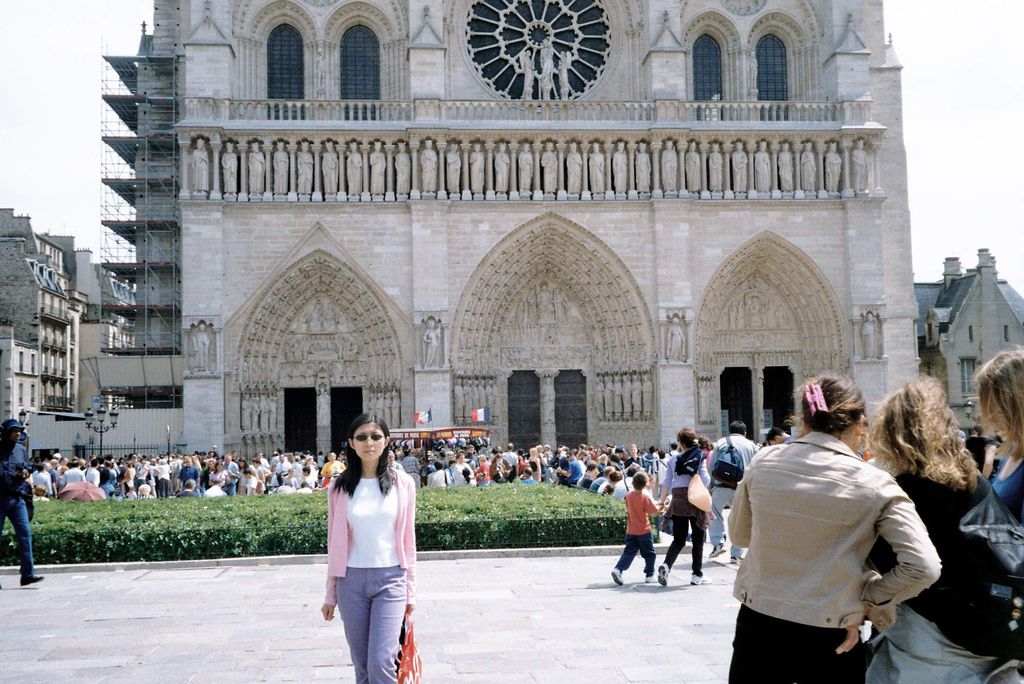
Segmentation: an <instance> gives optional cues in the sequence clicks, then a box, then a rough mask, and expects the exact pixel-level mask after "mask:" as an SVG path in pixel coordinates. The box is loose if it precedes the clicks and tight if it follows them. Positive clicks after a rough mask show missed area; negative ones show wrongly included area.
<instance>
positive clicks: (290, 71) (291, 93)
mask: <svg viewBox="0 0 1024 684" xmlns="http://www.w3.org/2000/svg"><path fill="white" fill-rule="evenodd" d="M267 97H268V98H270V99H272V100H301V99H302V98H303V97H305V87H304V81H303V68H302V36H301V35H300V34H299V32H298V31H296V30H295V28H294V27H292V26H289V25H288V24H281V25H280V26H278V27H277V28H275V29H274V30H273V31H271V32H270V38H268V39H267Z"/></svg>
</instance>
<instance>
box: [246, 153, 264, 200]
mask: <svg viewBox="0 0 1024 684" xmlns="http://www.w3.org/2000/svg"><path fill="white" fill-rule="evenodd" d="M248 157H249V196H250V197H253V196H259V195H262V194H263V180H264V178H265V174H266V169H267V158H266V156H264V154H263V150H261V149H260V144H259V143H258V142H254V143H253V144H252V146H251V147H250V151H249V155H248Z"/></svg>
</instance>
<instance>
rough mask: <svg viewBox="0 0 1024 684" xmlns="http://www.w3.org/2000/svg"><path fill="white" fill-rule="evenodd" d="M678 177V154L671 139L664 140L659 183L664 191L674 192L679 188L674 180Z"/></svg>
mask: <svg viewBox="0 0 1024 684" xmlns="http://www.w3.org/2000/svg"><path fill="white" fill-rule="evenodd" d="M678 179H679V156H678V155H677V154H676V148H675V147H674V146H673V144H672V141H671V140H666V141H665V149H663V150H662V151H661V185H662V187H663V188H664V189H665V192H675V191H676V190H678V189H679V187H678V185H677V184H676V181H677V180H678Z"/></svg>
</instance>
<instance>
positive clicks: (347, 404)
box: [324, 387, 391, 456]
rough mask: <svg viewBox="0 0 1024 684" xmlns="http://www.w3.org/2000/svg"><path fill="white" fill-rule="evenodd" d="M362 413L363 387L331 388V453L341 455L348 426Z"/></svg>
mask: <svg viewBox="0 0 1024 684" xmlns="http://www.w3.org/2000/svg"><path fill="white" fill-rule="evenodd" d="M362 412H363V388H362V387H332V388H331V451H334V452H336V453H339V454H340V453H341V445H342V443H343V442H344V441H345V438H346V437H348V435H346V434H345V433H346V432H348V426H349V425H351V424H352V421H353V420H355V419H356V416H358V415H359V414H361V413H362ZM388 427H391V426H390V425H389V426H388ZM326 455H327V454H324V456H326Z"/></svg>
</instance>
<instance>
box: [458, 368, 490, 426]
mask: <svg viewBox="0 0 1024 684" xmlns="http://www.w3.org/2000/svg"><path fill="white" fill-rule="evenodd" d="M497 399H498V384H497V380H496V379H495V378H494V376H493V375H456V376H455V378H454V381H453V382H452V400H453V401H452V409H453V417H454V418H455V421H456V422H457V423H468V422H471V421H470V412H471V411H473V410H474V409H480V408H491V409H493V407H495V406H497V405H498V402H497ZM492 417H493V416H492Z"/></svg>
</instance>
